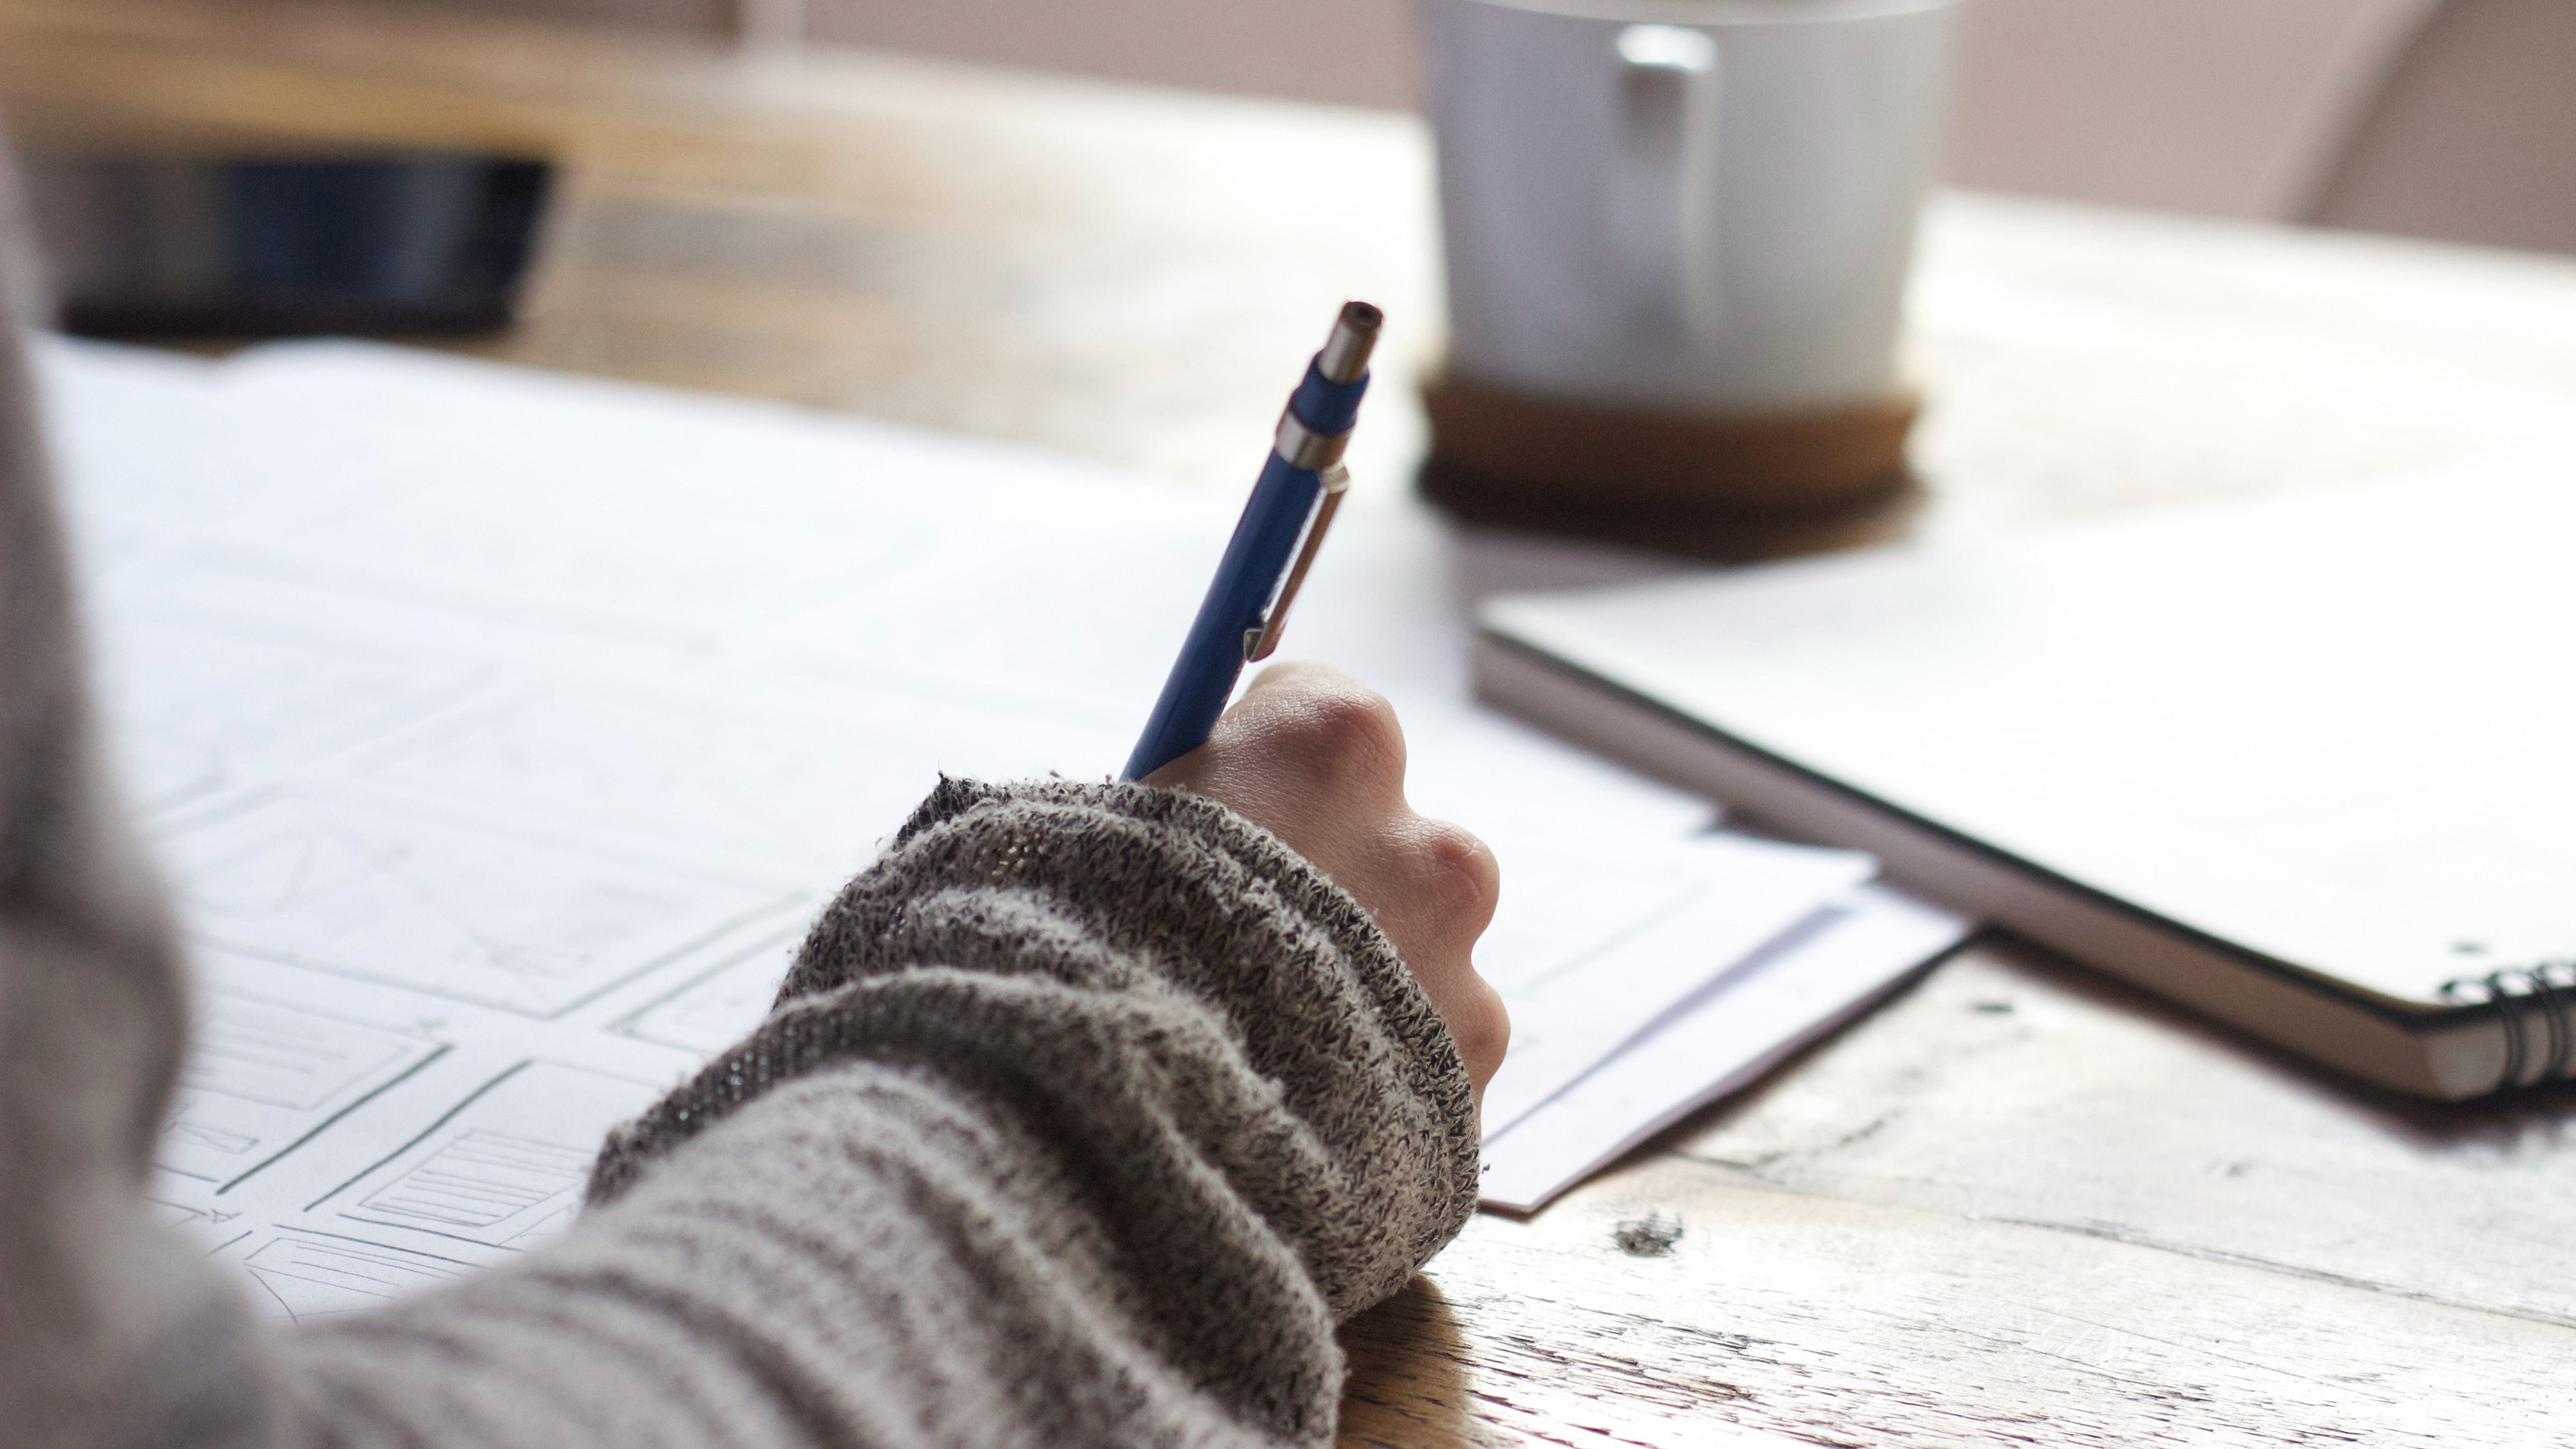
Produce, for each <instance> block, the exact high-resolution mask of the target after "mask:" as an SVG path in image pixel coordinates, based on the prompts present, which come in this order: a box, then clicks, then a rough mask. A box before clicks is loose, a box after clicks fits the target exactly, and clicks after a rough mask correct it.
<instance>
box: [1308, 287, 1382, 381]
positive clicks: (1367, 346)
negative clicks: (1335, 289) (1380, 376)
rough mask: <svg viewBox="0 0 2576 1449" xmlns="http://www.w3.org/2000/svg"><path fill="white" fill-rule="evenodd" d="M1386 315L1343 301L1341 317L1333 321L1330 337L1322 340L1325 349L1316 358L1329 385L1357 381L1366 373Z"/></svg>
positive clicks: (1357, 303) (1355, 303)
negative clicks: (1329, 382) (1378, 332)
mask: <svg viewBox="0 0 2576 1449" xmlns="http://www.w3.org/2000/svg"><path fill="white" fill-rule="evenodd" d="M1385 321H1386V314H1385V313H1383V312H1381V311H1379V310H1378V309H1377V308H1375V307H1373V306H1370V305H1369V304H1368V303H1366V302H1344V303H1343V304H1342V311H1341V315H1340V316H1338V317H1335V318H1334V319H1333V334H1332V335H1331V336H1330V337H1327V338H1325V339H1324V350H1323V352H1322V353H1321V354H1319V355H1318V356H1317V357H1316V359H1315V362H1316V366H1317V367H1319V368H1320V369H1322V371H1323V374H1324V377H1325V379H1326V380H1327V381H1331V382H1357V381H1359V379H1360V377H1361V376H1362V374H1364V373H1366V372H1367V371H1368V360H1369V353H1370V351H1371V350H1372V349H1374V348H1375V347H1376V346H1377V329H1378V328H1379V327H1380V326H1381V325H1383V324H1384V323H1385Z"/></svg>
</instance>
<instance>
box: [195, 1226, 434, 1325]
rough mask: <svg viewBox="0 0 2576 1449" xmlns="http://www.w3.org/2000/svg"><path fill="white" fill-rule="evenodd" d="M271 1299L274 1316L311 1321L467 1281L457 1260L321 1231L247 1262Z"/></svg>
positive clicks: (267, 1248) (275, 1245)
mask: <svg viewBox="0 0 2576 1449" xmlns="http://www.w3.org/2000/svg"><path fill="white" fill-rule="evenodd" d="M242 1267H243V1268H244V1269H245V1270H246V1271H247V1272H248V1273H249V1275H250V1278H251V1281H252V1282H253V1283H256V1284H258V1285H259V1287H260V1289H261V1290H262V1292H263V1293H264V1294H265V1296H266V1298H267V1303H266V1305H264V1306H266V1307H267V1308H268V1309H269V1313H270V1316H272V1317H283V1318H288V1319H292V1320H294V1321H296V1322H299V1323H302V1322H308V1321H310V1320H312V1319H315V1318H327V1317H329V1316H331V1315H333V1314H336V1313H358V1312H363V1311H365V1310H367V1309H370V1308H381V1307H383V1306H384V1305H385V1304H386V1303H387V1302H389V1301H391V1300H393V1299H396V1298H400V1297H404V1296H406V1295H408V1294H411V1293H416V1292H419V1291H420V1290H422V1289H424V1288H434V1287H437V1286H438V1285H439V1284H441V1283H445V1282H450V1281H452V1280H454V1279H458V1278H462V1277H464V1276H465V1275H466V1274H467V1273H468V1272H471V1271H472V1269H471V1267H470V1266H469V1265H467V1264H464V1263H460V1262H456V1261H454V1260H453V1259H447V1258H440V1257H436V1256H434V1255H432V1254H428V1253H417V1252H410V1251H407V1250H405V1249H402V1248H394V1247H388V1246H386V1245H384V1244H381V1243H368V1242H361V1241H359V1240H357V1239H354V1238H341V1237H330V1236H324V1235H322V1234H316V1233H286V1234H281V1235H280V1236H279V1237H277V1238H276V1239H275V1240H273V1241H271V1242H267V1243H263V1244H261V1245H260V1246H259V1247H257V1248H255V1249H253V1250H252V1251H251V1253H250V1255H249V1256H248V1257H246V1258H244V1259H243V1260H242Z"/></svg>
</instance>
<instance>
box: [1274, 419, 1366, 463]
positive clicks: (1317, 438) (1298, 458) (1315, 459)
mask: <svg viewBox="0 0 2576 1449" xmlns="http://www.w3.org/2000/svg"><path fill="white" fill-rule="evenodd" d="M1350 442H1351V435H1350V433H1349V432H1348V431H1344V432H1339V433H1319V432H1316V431H1315V430H1314V429H1313V428H1310V427H1308V426H1306V425H1305V424H1304V423H1301V422H1299V421H1297V414H1296V413H1295V412H1294V411H1293V410H1284V409H1283V410H1282V411H1281V412H1280V414H1279V432H1278V433H1277V435H1276V436H1275V437H1274V438H1273V439H1272V441H1271V447H1272V448H1274V449H1276V450H1277V451H1278V454H1279V456H1280V457H1281V458H1284V459H1286V460H1287V463H1288V466H1289V467H1291V468H1303V469H1305V470H1306V471H1307V472H1309V473H1321V472H1323V471H1324V470H1325V469H1327V468H1329V467H1331V466H1333V465H1334V464H1335V463H1338V462H1340V461H1342V449H1344V448H1346V447H1349V446H1350Z"/></svg>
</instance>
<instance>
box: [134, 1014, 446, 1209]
mask: <svg viewBox="0 0 2576 1449" xmlns="http://www.w3.org/2000/svg"><path fill="white" fill-rule="evenodd" d="M201 1002H202V1004H201V1006H200V1008H199V1016H198V1019H197V1023H196V1031H195V1039H194V1040H193V1041H192V1042H191V1044H190V1048H189V1052H188V1058H187V1063H186V1065H185V1067H184V1068H183V1069H182V1074H181V1076H180V1082H179V1093H178V1097H177V1100H176V1101H175V1103H174V1104H173V1108H172V1111H171V1115H170V1120H169V1121H168V1122H167V1123H166V1124H164V1126H163V1128H162V1134H161V1142H160V1146H159V1148H158V1150H157V1151H156V1153H155V1155H154V1160H155V1164H156V1165H157V1166H159V1167H160V1168H162V1169H163V1170H164V1171H168V1172H174V1173H178V1174H180V1175H181V1176H185V1177H193V1178H199V1179H203V1180H205V1181H209V1182H216V1183H227V1184H228V1183H232V1182H238V1181H239V1180H241V1179H242V1178H243V1177H246V1176H248V1175H249V1174H250V1173H252V1172H253V1171H256V1170H257V1169H259V1168H260V1167H262V1166H265V1165H266V1164H267V1163H269V1162H271V1161H274V1160H275V1159H276V1158H277V1157H278V1156H279V1155H280V1154H282V1153H284V1152H286V1151H288V1150H290V1149H291V1148H293V1147H294V1146H295V1145H296V1144H297V1143H298V1142H300V1141H302V1140H303V1139H305V1138H306V1137H308V1136H309V1135H311V1134H312V1133H314V1132H315V1131H317V1130H319V1129H320V1128H321V1127H323V1126H324V1125H325V1124H327V1123H328V1122H330V1121H331V1119H332V1118H333V1117H335V1116H337V1115H338V1114H339V1113H341V1112H344V1111H346V1110H348V1109H349V1108H351V1107H353V1106H355V1105H356V1104H358V1103H359V1102H362V1101H364V1100H365V1099H366V1098H367V1097H368V1096H369V1095H370V1094H372V1093H374V1092H375V1091H377V1090H379V1089H381V1088H382V1087H384V1086H385V1085H386V1084H388V1083H390V1082H394V1081H397V1080H399V1079H400V1078H402V1077H403V1076H404V1075H406V1074H408V1073H409V1072H411V1071H412V1070H413V1069H414V1068H416V1067H418V1066H420V1065H421V1064H422V1063H424V1062H427V1061H428V1060H429V1059H431V1058H432V1057H434V1056H436V1055H437V1054H438V1053H439V1051H440V1050H441V1044H440V1043H439V1042H437V1041H435V1040H432V1039H430V1038H429V1037H427V1036H423V1035H420V1034H418V1033H417V1032H410V1031H398V1030H394V1029H391V1028H388V1027H383V1026H376V1025H371V1024H368V1023H365V1022H359V1021H349V1020H345V1019H343V1018H340V1017H336V1016H330V1015H326V1014H324V1013H322V1012H317V1011H309V1010H306V1009H304V1008H302V1007H295V1006H286V1005H282V1004H279V1003H277V1002H272V1001H263V1000H258V999H255V998H252V997H247V996H241V995H237V994H234V993H230V992H225V991H209V992H207V993H205V995H204V996H203V997H202V998H201Z"/></svg>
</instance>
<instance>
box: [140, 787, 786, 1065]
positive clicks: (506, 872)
mask: <svg viewBox="0 0 2576 1449" xmlns="http://www.w3.org/2000/svg"><path fill="white" fill-rule="evenodd" d="M162 845H163V849H164V852H165V856H166V858H167V859H168V860H169V861H170V864H171V867H172V873H173V874H174V875H175V876H176V877H177V879H178V884H179V889H180V894H181V897H182V900H183V902H184V903H185V905H186V906H187V907H188V908H189V915H190V917H191V920H192V924H193V925H194V926H195V928H196V930H197V933H198V934H199V935H201V936H202V937H204V938H205V939H207V940H209V941H212V942H214V943H216V944H219V945H222V946H226V947H229V948H231V949H233V950H236V951H241V952H246V953H248V954H250V955H253V956H258V957H263V958H266V959H269V960H274V961H286V962H291V963H293V964H296V965H300V966H306V967H310V968H312V969H315V970H319V971H327V972H334V973H338V974H342V975H348V976H357V977H364V978H367V979H371V980H377V981H383V982H388V983H391V984H393V985H397V986H404V987H408V988H411V989H413V990H415V991H420V992H423V993H426V994H428V995H431V996H435V997H442V998H445V999H448V1000H455V1001H468V1002H477V1003H480V1004H483V1005H486V1006H496V1007H500V1008H502V1009H504V1010H508V1011H513V1012H518V1013H521V1014H523V1015H527V1016H534V1017H550V1016H554V1015H556V1014H558V1013H560V1012H562V1011H564V1010H566V1009H568V1008H570V1007H572V1006H574V1005H577V1004H579V1003H580V1002H582V1001H585V1000H588V999H589V998H590V997H592V996H594V995H596V994H598V993H599V992H601V991H603V990H606V989H607V988H609V987H611V986H614V985H616V984H617V983H619V982H621V981H624V980H626V979H628V978H629V977H632V976H634V975H636V974H638V973H639V972H642V971H644V970H647V969H649V968H650V967H652V966H654V965H656V964H658V963H660V962H662V961H665V960H668V959H670V958H672V957H673V956H675V955H676V954H678V953H679V952H681V951H683V950H685V949H687V948H689V947H690V946H692V945H695V944H697V943H699V942H701V941H704V940H707V939H709V938H711V937H713V936H714V935H716V934H717V933H719V932H721V931H723V930H725V929H728V928H730V927H732V926H734V925H736V924H739V923H741V922H743V921H746V920H750V919H753V918H755V917H757V916H759V915H761V914H763V913H765V912H768V911H772V910H775V909H777V908H779V907H780V906H782V905H784V904H785V903H786V902H787V901H788V900H790V899H792V898H793V895H794V893H793V892H792V891H788V890H783V889H779V888H774V887H763V886H756V885H752V884H748V883H740V882H728V881H723V880H719V879H712V878H709V877H707V876H706V875H703V874H697V873H685V872H682V871H680V870H677V869H673V868H669V867H661V866H656V865H651V864H647V863H644V862H640V861H632V860H624V859H619V858H616V857H613V856H610V855H607V854H604V853H600V852H598V851H595V850H591V849H587V848H584V847H580V846H576V845H572V844H569V843H566V842H561V841H554V840H547V839H543V838H538V837H534V836H529V835H520V834H514V833H511V832H509V831H507V830H504V829H499V828H486V827H483V826H479V825H468V824H464V823H460V822H457V821H453V820H448V819H441V818H438V817H434V816H431V815H427V814H420V813H412V812H407V811H401V810H395V809H389V808H384V807H381V806H378V805H374V804H370V803H366V802H360V801H357V800H353V799H348V798H340V797H327V796H322V795H317V794H311V793H303V792H284V791H281V792H278V793H275V794H272V795H268V796H266V797H263V798H259V799H255V800H253V801H251V802H250V803H249V804H248V805H247V806H246V807H245V808H240V809H237V810H233V811H230V812H228V813H225V814H222V815H219V816H216V817H215V818H213V819H210V820H206V821H202V822H198V823H195V824H193V825H190V826H188V827H185V828H181V829H178V830H175V831H173V832H171V833H170V834H168V835H166V836H165V837H164V838H163V841H162Z"/></svg>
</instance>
